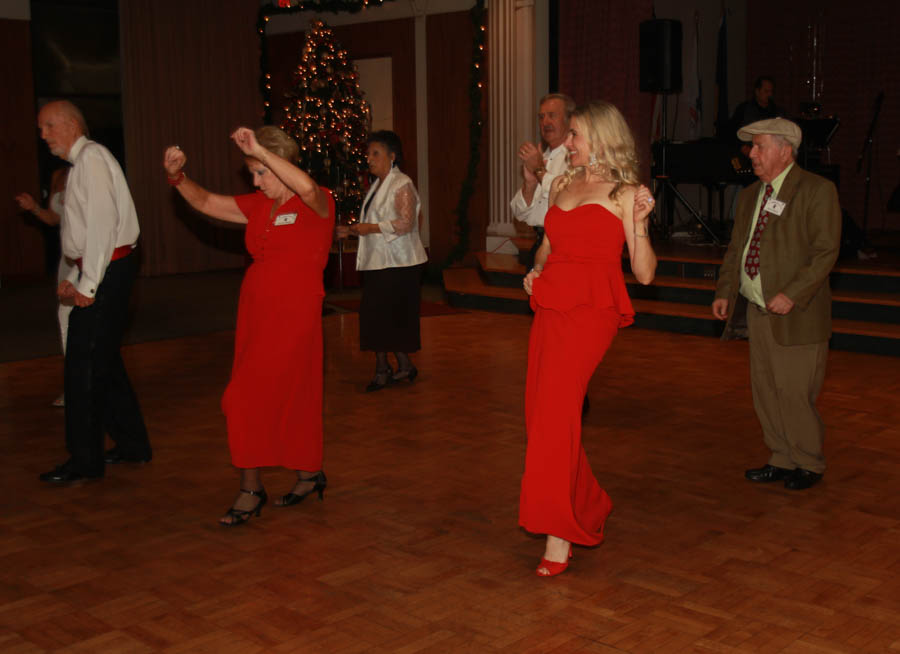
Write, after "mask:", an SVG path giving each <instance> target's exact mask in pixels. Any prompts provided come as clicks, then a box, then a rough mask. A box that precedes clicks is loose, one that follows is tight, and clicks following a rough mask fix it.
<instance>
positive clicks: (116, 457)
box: [103, 447, 153, 465]
mask: <svg viewBox="0 0 900 654" xmlns="http://www.w3.org/2000/svg"><path fill="white" fill-rule="evenodd" d="M152 458H153V457H152V455H151V456H128V455H125V454H122V453H121V452H119V450H117V449H116V448H114V447H112V448H110V449H108V450H106V452H105V453H104V454H103V461H104V463H108V464H109V465H116V464H117V463H150V459H152Z"/></svg>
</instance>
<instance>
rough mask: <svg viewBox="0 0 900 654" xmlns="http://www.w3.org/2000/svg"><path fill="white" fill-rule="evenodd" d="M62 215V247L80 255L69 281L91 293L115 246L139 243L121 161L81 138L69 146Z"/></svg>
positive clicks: (67, 252) (76, 256) (74, 255)
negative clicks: (64, 208) (67, 175)
mask: <svg viewBox="0 0 900 654" xmlns="http://www.w3.org/2000/svg"><path fill="white" fill-rule="evenodd" d="M67 159H68V160H69V161H70V162H71V163H72V170H70V171H69V179H68V181H67V182H66V195H65V201H64V204H65V207H66V217H65V220H63V221H61V223H60V225H61V239H62V251H63V254H64V255H66V256H67V257H68V258H69V259H81V260H82V261H81V271H80V275H79V269H78V268H77V267H73V269H72V271H71V272H70V273H69V276H68V280H69V281H70V282H72V284H73V285H74V286H75V288H76V289H77V290H78V292H79V293H81V294H82V295H85V296H87V297H94V296H95V295H96V294H97V289H98V288H99V286H100V282H102V281H103V276H104V275H105V274H106V267H107V266H109V262H110V260H111V259H112V254H113V250H115V249H116V248H117V247H122V246H125V245H134V244H135V243H137V240H138V236H140V233H141V229H140V227H139V226H138V219H137V211H136V210H135V208H134V201H133V200H132V199H131V191H129V190H128V183H127V182H126V181H125V175H124V174H123V173H122V168H121V167H120V166H119V162H118V161H116V158H115V157H113V156H112V153H111V152H110V151H109V150H107V149H106V148H105V147H103V146H102V145H100V144H99V143H97V142H95V141H91V140H89V139H88V138H86V137H84V136H81V137H79V138H78V140H77V141H75V144H74V145H73V146H72V148H71V149H70V150H69V154H68V156H67Z"/></svg>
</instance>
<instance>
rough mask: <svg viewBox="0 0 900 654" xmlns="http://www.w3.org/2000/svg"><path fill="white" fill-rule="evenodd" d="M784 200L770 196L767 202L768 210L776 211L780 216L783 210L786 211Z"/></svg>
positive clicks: (770, 211)
mask: <svg viewBox="0 0 900 654" xmlns="http://www.w3.org/2000/svg"><path fill="white" fill-rule="evenodd" d="M784 206H785V205H784V202H782V201H781V200H776V199H775V198H769V201H768V202H766V207H765V209H766V211H768V212H769V213H774V214H775V215H776V216H780V215H781V212H782V211H784Z"/></svg>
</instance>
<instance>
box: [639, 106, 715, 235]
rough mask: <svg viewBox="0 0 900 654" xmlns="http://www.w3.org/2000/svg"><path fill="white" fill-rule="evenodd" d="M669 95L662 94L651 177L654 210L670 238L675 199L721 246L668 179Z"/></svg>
mask: <svg viewBox="0 0 900 654" xmlns="http://www.w3.org/2000/svg"><path fill="white" fill-rule="evenodd" d="M668 114H669V93H668V92H663V94H662V138H660V140H659V152H660V155H659V159H660V160H659V161H658V162H657V163H658V164H659V166H657V172H656V174H655V175H654V176H653V178H654V181H655V182H656V183H657V186H656V190H655V195H656V208H657V211H658V212H659V216H660V218H661V220H662V221H663V223H664V224H663V231H664V232H665V233H666V235H667V236H671V229H672V223H673V216H674V212H673V209H674V208H675V207H674V202H673V200H672V197H675V198H676V199H677V200H678V201H680V202H681V204H682V205H684V208H685V209H687V210H688V211H689V212H690V213H691V215H692V216H693V217H694V219H695V220H696V221H697V222H698V223H700V225H701V226H702V227H703V229H705V230H706V231H707V233H708V234H709V236H710V238H712V241H713V243H715V244H716V245H722V241H721V240H720V239H719V236H718V235H717V234H716V232H715V231H714V230H713V228H712V227H710V226H709V224H708V223H707V222H706V220H705V219H704V218H703V214H701V213H700V212H699V211H697V210H696V209H695V208H694V207H693V206H692V205H691V203H690V202H688V201H687V198H685V197H684V195H682V193H681V191H679V190H678V187H677V186H675V184H673V183H672V180H671V179H670V178H669V168H668V164H667V157H668V152H667V150H668V145H669V135H668V128H669V115H668Z"/></svg>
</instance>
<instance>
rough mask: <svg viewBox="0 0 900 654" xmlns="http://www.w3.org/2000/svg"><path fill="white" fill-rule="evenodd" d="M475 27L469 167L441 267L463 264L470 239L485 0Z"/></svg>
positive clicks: (477, 158) (478, 156) (476, 15)
mask: <svg viewBox="0 0 900 654" xmlns="http://www.w3.org/2000/svg"><path fill="white" fill-rule="evenodd" d="M469 16H470V17H471V18H472V24H473V25H474V26H475V39H474V41H473V43H472V69H471V71H470V72H469V167H468V169H467V170H466V177H465V179H463V183H462V188H461V189H460V191H459V202H458V203H457V205H456V209H455V210H454V211H453V213H455V214H456V231H457V236H458V237H459V241H458V242H457V244H456V245H455V246H454V248H453V249H452V250H451V251H450V254H449V255H447V259H446V261H444V267H447V266H449V265H451V264H452V263H454V262H456V261H462V259H463V257H465V256H466V252H468V250H469V237H470V235H471V232H472V228H471V225H470V224H469V204H470V201H471V199H472V194H473V193H474V192H475V179H476V177H477V176H478V162H479V161H480V160H481V148H480V144H481V132H482V131H483V128H484V116H483V115H482V113H481V102H482V98H483V97H484V65H485V53H484V43H485V37H486V32H487V25H485V17H486V15H485V10H484V0H477V1H476V2H475V6H474V7H472V9H471V11H470V12H469Z"/></svg>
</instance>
